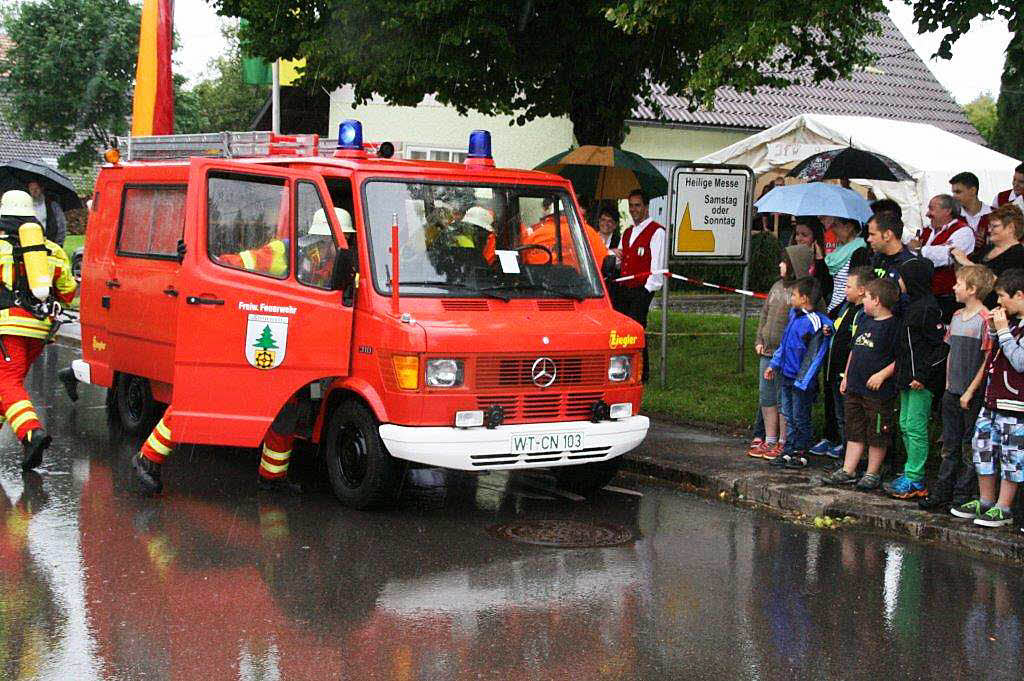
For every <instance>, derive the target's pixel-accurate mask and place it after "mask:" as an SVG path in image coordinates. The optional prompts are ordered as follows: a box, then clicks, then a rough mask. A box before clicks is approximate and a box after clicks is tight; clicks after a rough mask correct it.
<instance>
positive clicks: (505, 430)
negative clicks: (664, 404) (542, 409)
mask: <svg viewBox="0 0 1024 681" xmlns="http://www.w3.org/2000/svg"><path fill="white" fill-rule="evenodd" d="M649 426H650V421H649V420H648V418H647V417H646V416H631V417H629V418H624V419H618V420H616V421H602V422H600V423H592V422H590V421H567V422H558V423H524V424H518V425H512V426H498V427H497V428H493V429H488V428H484V427H477V428H449V427H443V426H442V427H415V426H397V425H394V424H391V423H385V424H384V425H382V426H381V427H380V437H381V439H382V440H383V441H384V446H385V447H387V449H388V451H389V452H390V453H391V455H392V456H394V457H395V458H398V459H405V460H406V461H415V462H416V463H422V464H426V465H428V466H440V467H442V468H454V469H457V470H464V471H477V470H494V469H498V470H501V469H514V468H547V467H550V466H572V465H575V464H582V463H589V462H592V461H604V460H606V459H613V458H615V457H616V456H621V455H622V454H625V453H626V452H628V451H630V450H632V449H633V448H635V447H636V446H637V445H639V444H640V443H641V442H643V440H644V438H645V437H646V436H647V429H648V427H649ZM561 432H582V433H583V437H584V441H583V448H581V449H577V450H567V451H563V452H541V453H535V454H513V453H512V445H511V442H512V437H513V436H515V435H523V434H534V433H545V434H555V433H561Z"/></svg>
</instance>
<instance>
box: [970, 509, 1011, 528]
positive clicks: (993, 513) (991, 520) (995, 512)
mask: <svg viewBox="0 0 1024 681" xmlns="http://www.w3.org/2000/svg"><path fill="white" fill-rule="evenodd" d="M974 524H975V525H981V526H982V527H1002V526H1003V525H1012V524H1013V514H1012V513H1008V512H1007V511H1004V510H1003V509H1001V508H999V507H998V506H993V507H992V508H990V509H988V510H987V511H985V513H983V514H982V515H980V516H978V517H977V518H975V519H974Z"/></svg>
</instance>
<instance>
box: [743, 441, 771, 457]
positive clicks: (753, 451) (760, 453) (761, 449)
mask: <svg viewBox="0 0 1024 681" xmlns="http://www.w3.org/2000/svg"><path fill="white" fill-rule="evenodd" d="M774 446H775V445H774V444H768V443H767V442H762V443H761V444H759V445H758V446H756V447H751V448H750V449H748V450H747V456H752V457H754V458H755V459H761V458H764V453H765V452H766V451H767V450H769V449H771V448H772V447H774Z"/></svg>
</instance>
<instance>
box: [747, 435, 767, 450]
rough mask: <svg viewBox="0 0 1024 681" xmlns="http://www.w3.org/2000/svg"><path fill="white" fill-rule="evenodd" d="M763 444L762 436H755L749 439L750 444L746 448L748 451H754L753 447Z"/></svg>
mask: <svg viewBox="0 0 1024 681" xmlns="http://www.w3.org/2000/svg"><path fill="white" fill-rule="evenodd" d="M763 444H764V439H763V438H759V437H755V438H754V439H753V440H751V441H750V446H749V447H747V449H748V450H749V451H754V450H755V449H757V448H758V447H760V446H761V445H763Z"/></svg>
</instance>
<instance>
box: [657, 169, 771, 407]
mask: <svg viewBox="0 0 1024 681" xmlns="http://www.w3.org/2000/svg"><path fill="white" fill-rule="evenodd" d="M753 193H754V171H753V170H752V169H751V168H749V167H747V166H740V165H733V164H727V163H678V164H676V165H675V167H673V168H672V176H671V179H670V181H669V185H668V215H669V224H670V225H671V227H672V229H671V230H670V233H671V235H672V243H671V248H670V249H668V248H667V249H665V263H664V269H666V270H667V269H668V268H669V263H670V262H675V263H688V262H692V263H702V264H706V263H713V264H719V265H743V288H744V289H746V288H747V287H748V286H749V283H750V222H751V207H752V206H753V203H754V196H753ZM668 281H669V278H666V283H665V285H664V286H662V295H661V385H662V387H665V385H666V382H667V380H668ZM746 322H747V297H746V296H743V297H742V299H741V302H740V335H739V343H738V345H739V363H738V369H739V371H740V372H742V371H743V368H744V355H745V354H746V326H747V324H746Z"/></svg>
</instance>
